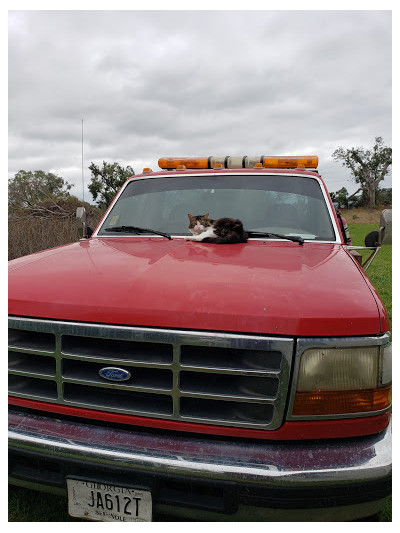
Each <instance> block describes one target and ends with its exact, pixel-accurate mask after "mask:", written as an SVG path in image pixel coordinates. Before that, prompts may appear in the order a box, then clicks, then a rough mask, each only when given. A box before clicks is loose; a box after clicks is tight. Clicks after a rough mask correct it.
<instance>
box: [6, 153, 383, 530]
mask: <svg viewBox="0 0 400 533" xmlns="http://www.w3.org/2000/svg"><path fill="white" fill-rule="evenodd" d="M317 165H318V158H317V157H315V156H312V157H311V156H310V157H274V158H272V157H266V156H261V157H229V156H227V157H221V158H217V157H204V158H161V159H160V160H159V166H160V169H161V170H160V171H157V172H152V171H151V170H150V169H145V171H144V172H143V174H141V175H137V176H134V177H132V178H130V179H128V180H127V182H126V183H125V184H124V186H123V187H122V189H121V190H120V192H119V193H118V195H117V196H116V198H115V200H114V201H113V203H112V204H111V206H110V207H109V209H108V211H107V212H106V214H105V216H104V218H103V219H102V221H101V222H100V224H99V226H98V227H97V228H96V229H95V231H94V232H93V234H91V236H90V237H89V238H83V239H81V240H80V241H79V242H76V243H73V244H70V245H67V246H62V247H58V248H53V249H50V250H45V251H43V252H38V253H36V254H32V255H30V256H25V257H21V258H18V259H15V260H13V261H10V262H9V450H10V461H9V476H10V477H9V479H10V482H11V483H14V484H16V485H21V486H25V487H28V488H32V489H36V490H43V491H49V492H56V493H59V494H65V495H67V496H68V505H69V512H70V514H71V515H72V516H75V517H77V518H84V519H90V520H98V521H149V520H151V519H152V517H153V515H156V514H157V512H163V513H168V514H171V515H173V516H180V517H183V518H185V517H187V518H191V519H202V520H223V521H227V520H245V521H250V520H257V521H259V520H272V521H291V520H293V521H302V520H304V521H313V520H315V521H323V520H325V521H344V520H355V519H359V518H363V517H366V516H369V515H373V514H375V513H377V512H379V511H380V510H381V509H382V507H383V506H384V503H385V498H386V497H387V495H388V494H390V491H391V425H390V408H391V343H390V325H389V321H388V317H387V313H386V311H385V308H384V306H383V304H382V302H381V300H380V298H379V295H378V294H377V292H376V290H375V289H374V287H373V285H372V284H371V282H370V280H369V279H368V277H367V275H366V273H365V271H364V270H363V268H362V265H360V264H359V262H358V261H357V260H356V258H355V257H354V255H353V254H352V253H351V252H352V250H351V249H350V247H349V246H348V240H347V237H346V233H345V231H344V227H343V224H342V223H341V221H340V218H338V214H337V213H336V210H335V209H334V206H333V204H332V201H331V199H330V196H329V193H328V191H327V189H326V186H325V184H324V181H323V179H322V177H321V176H320V174H319V173H318V171H317ZM189 213H192V214H198V215H200V214H205V213H210V216H212V218H213V219H219V218H222V217H233V218H236V219H240V220H241V221H242V223H243V226H244V229H245V230H246V232H248V239H247V242H244V243H237V244H214V243H206V242H204V243H203V242H190V241H187V240H185V237H187V236H188V235H189V234H190V232H189V230H188V214H189ZM84 233H85V231H84Z"/></svg>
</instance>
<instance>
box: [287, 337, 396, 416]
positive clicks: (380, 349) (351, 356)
mask: <svg viewBox="0 0 400 533" xmlns="http://www.w3.org/2000/svg"><path fill="white" fill-rule="evenodd" d="M391 379H392V373H391V345H390V344H387V345H385V346H360V347H343V348H309V349H307V350H305V351H304V352H303V354H302V356H301V360H300V365H299V370H298V375H297V385H296V393H295V399H294V404H293V411H292V414H293V415H302V416H306V415H334V414H347V413H366V412H369V411H381V410H383V409H386V408H387V407H389V406H390V400H391V386H390V383H391Z"/></svg>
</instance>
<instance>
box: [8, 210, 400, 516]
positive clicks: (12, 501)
mask: <svg viewBox="0 0 400 533" xmlns="http://www.w3.org/2000/svg"><path fill="white" fill-rule="evenodd" d="M354 211H355V210H353V213H354ZM354 214H355V213H354ZM347 221H348V223H349V224H348V225H349V230H350V235H351V238H352V243H353V244H354V245H357V246H362V245H363V244H364V237H365V235H366V234H367V233H368V232H369V231H373V230H377V229H378V222H379V216H378V218H377V221H376V222H374V223H371V224H363V223H358V220H356V219H353V222H352V221H351V218H350V217H349V215H347ZM363 255H365V252H363ZM391 260H392V247H391V246H383V247H382V249H381V251H380V252H379V253H378V255H377V256H376V258H375V260H374V262H373V263H372V265H371V266H370V268H369V269H368V272H367V274H368V276H369V278H370V279H371V281H372V283H373V284H374V286H375V287H376V289H377V291H378V293H379V294H380V296H381V298H382V300H383V302H384V304H385V306H386V308H387V310H388V313H389V317H390V320H391V311H392V283H391V274H392V263H391ZM8 501H9V518H8V519H9V521H10V522H69V521H71V522H74V521H78V520H75V519H73V518H71V517H70V516H69V515H68V512H67V500H66V498H64V497H61V496H53V495H49V494H43V493H39V492H34V491H30V490H27V489H23V488H19V487H12V486H10V487H9V500H8ZM156 518H157V517H156ZM158 519H159V520H162V521H163V520H164V518H163V517H158ZM166 520H167V519H166ZM391 520H392V501H391V498H389V499H388V502H387V505H386V507H385V509H384V510H383V511H382V513H381V514H380V516H379V521H381V522H390V521H391Z"/></svg>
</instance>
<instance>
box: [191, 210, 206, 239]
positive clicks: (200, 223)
mask: <svg viewBox="0 0 400 533" xmlns="http://www.w3.org/2000/svg"><path fill="white" fill-rule="evenodd" d="M188 217H189V226H188V229H189V231H191V232H192V233H194V234H195V235H199V234H200V233H202V232H203V231H204V230H205V229H206V228H208V227H209V226H211V219H210V217H209V214H208V213H206V214H205V215H191V214H188Z"/></svg>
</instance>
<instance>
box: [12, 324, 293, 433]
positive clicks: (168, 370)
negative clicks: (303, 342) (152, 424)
mask: <svg viewBox="0 0 400 533" xmlns="http://www.w3.org/2000/svg"><path fill="white" fill-rule="evenodd" d="M8 353H9V393H10V395H12V396H17V397H20V398H28V399H34V400H39V401H46V402H51V403H57V404H61V405H68V406H76V407H83V408H86V409H98V410H103V411H110V412H115V413H124V414H130V415H138V416H148V417H157V418H165V419H171V420H182V421H191V422H199V423H207V424H220V425H225V426H238V427H248V428H258V429H266V430H273V429H276V428H277V427H279V426H280V424H281V422H282V418H283V412H284V408H285V403H286V396H287V392H288V382H289V374H290V366H291V360H292V353H293V339H289V338H276V337H263V336H256V335H240V334H231V333H229V334H228V333H211V332H197V331H177V330H163V329H154V328H143V327H127V326H125V327H124V326H108V325H99V324H82V323H74V322H61V321H50V320H35V319H27V318H18V317H11V318H9V352H8ZM108 366H112V367H114V366H115V367H117V368H123V369H125V370H128V371H129V372H130V373H131V377H130V378H129V379H127V380H126V381H120V382H112V381H108V380H106V379H104V378H102V377H101V376H100V374H99V370H101V369H102V368H104V367H108Z"/></svg>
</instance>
